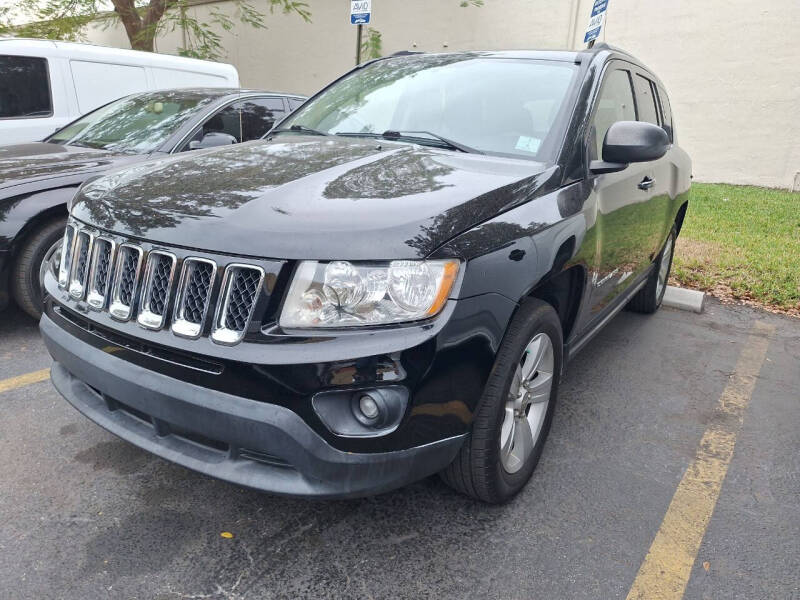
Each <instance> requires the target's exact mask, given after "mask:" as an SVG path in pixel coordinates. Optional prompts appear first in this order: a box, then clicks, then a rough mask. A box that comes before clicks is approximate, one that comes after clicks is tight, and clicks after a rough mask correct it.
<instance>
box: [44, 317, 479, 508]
mask: <svg viewBox="0 0 800 600" xmlns="http://www.w3.org/2000/svg"><path fill="white" fill-rule="evenodd" d="M40 328H41V332H42V335H43V337H44V340H45V343H46V345H47V348H48V350H49V351H50V354H51V355H52V356H53V358H54V360H55V364H54V365H53V368H52V380H53V384H54V385H55V387H56V389H57V390H58V391H59V392H60V393H61V394H62V395H63V396H64V397H65V398H66V399H67V400H68V401H69V402H70V403H71V404H72V405H73V406H74V407H75V408H77V409H78V410H79V411H80V412H82V413H83V414H84V415H86V416H87V417H88V418H90V419H91V420H93V421H94V422H96V423H97V424H98V425H100V426H102V427H104V428H105V429H107V430H109V431H110V432H112V433H114V434H116V435H118V436H119V437H121V438H123V439H125V440H127V441H129V442H131V443H133V444H135V445H137V446H139V447H141V448H143V449H145V450H147V451H149V452H152V453H153V454H156V455H158V456H161V457H162V458H165V459H167V460H170V461H172V462H175V463H177V464H180V465H183V466H185V467H188V468H190V469H194V470H196V471H199V472H202V473H205V474H208V475H211V476H214V477H217V478H219V479H223V480H225V481H229V482H231V483H236V484H240V485H244V486H248V487H252V488H256V489H259V490H264V491H267V492H271V493H276V494H286V495H296V496H309V497H321V498H324V497H357V496H363V495H369V494H375V493H380V492H384V491H387V490H390V489H394V488H397V487H400V486H402V485H405V484H407V483H410V482H412V481H415V480H418V479H421V478H423V477H426V476H428V475H431V474H433V473H435V472H437V471H439V470H441V469H443V468H444V467H445V466H446V465H448V464H449V463H450V462H451V461H452V460H453V459H454V458H455V455H456V454H457V452H458V450H459V448H460V447H461V444H462V442H463V439H464V436H463V435H458V436H453V437H449V438H446V439H443V440H439V441H436V442H432V443H427V444H423V445H420V446H417V447H413V448H408V449H404V450H397V451H394V452H376V453H353V452H346V451H343V450H338V449H336V448H334V447H332V446H331V445H330V444H328V443H327V442H326V441H325V440H324V439H323V438H322V437H321V436H320V435H319V434H318V433H317V432H316V431H314V430H313V429H312V428H311V427H309V426H308V425H307V424H306V422H305V421H304V420H303V419H302V418H301V417H300V416H298V415H297V414H296V413H295V412H293V411H292V410H290V409H288V408H286V407H283V406H279V405H276V404H270V403H264V402H258V401H256V400H252V399H248V398H243V397H240V396H236V395H232V394H228V393H225V392H221V391H218V390H214V389H209V388H207V387H201V386H197V385H193V384H191V383H188V382H186V381H181V380H177V379H173V378H171V377H169V376H167V375H164V374H162V373H159V372H155V371H152V370H149V369H146V368H143V367H141V366H139V365H136V364H134V363H131V362H129V361H126V360H122V359H120V358H118V357H116V356H114V354H113V348H110V349H109V350H108V351H104V349H102V348H97V347H94V346H92V345H90V344H87V343H85V342H83V341H82V340H79V339H77V338H76V337H74V336H72V335H70V334H69V333H68V332H67V331H65V330H63V329H62V328H60V327H59V326H58V325H56V324H55V323H54V322H53V321H52V320H51V319H50V318H49V317H48V315H47V314H45V315H44V316H43V317H42V321H41V324H40Z"/></svg>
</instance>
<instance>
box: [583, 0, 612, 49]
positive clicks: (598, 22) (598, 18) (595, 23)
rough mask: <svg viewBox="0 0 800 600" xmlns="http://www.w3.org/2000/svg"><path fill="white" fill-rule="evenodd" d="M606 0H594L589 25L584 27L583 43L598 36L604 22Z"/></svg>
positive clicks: (606, 6) (606, 7)
mask: <svg viewBox="0 0 800 600" xmlns="http://www.w3.org/2000/svg"><path fill="white" fill-rule="evenodd" d="M607 9H608V0H594V5H592V16H591V17H590V18H589V25H588V27H586V35H585V36H583V43H584V44H586V43H588V42H591V41H592V40H596V39H597V38H599V37H600V32H601V31H602V30H603V25H605V22H606V10H607Z"/></svg>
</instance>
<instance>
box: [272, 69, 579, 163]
mask: <svg viewBox="0 0 800 600" xmlns="http://www.w3.org/2000/svg"><path fill="white" fill-rule="evenodd" d="M576 72H577V67H576V66H575V65H573V64H572V63H567V62H557V61H535V60H528V59H505V58H489V57H482V56H480V55H477V54H459V55H447V54H443V55H421V56H411V57H408V56H405V57H397V58H390V59H386V60H381V61H378V62H375V63H372V64H369V65H367V66H365V67H363V68H361V69H359V70H357V71H354V72H353V73H352V74H351V75H349V76H348V77H346V78H345V79H343V80H341V81H339V82H338V83H336V84H334V85H333V86H331V87H330V88H329V89H327V90H326V91H324V92H322V93H321V94H320V95H319V96H317V97H316V98H314V99H313V100H311V101H309V102H307V103H306V104H305V105H303V107H302V108H300V109H299V110H298V111H297V112H296V113H295V114H294V115H292V116H291V117H289V118H288V119H287V120H285V121H284V122H283V123H281V126H280V128H281V129H282V130H283V129H289V128H291V127H295V129H296V130H298V132H302V128H310V129H313V130H316V132H317V133H327V134H361V135H369V134H373V135H376V134H377V135H382V134H384V133H386V132H389V133H390V135H389V136H388V137H391V138H397V137H398V136H397V135H396V134H401V135H400V139H409V138H413V141H414V142H417V143H430V144H433V145H440V144H441V143H442V138H444V140H446V141H452V142H455V143H456V144H457V145H458V146H461V147H464V148H468V149H469V148H472V149H474V150H477V151H480V152H485V153H492V154H502V155H511V156H520V157H525V158H532V159H536V160H542V158H543V156H541V154H543V153H546V152H549V150H547V149H546V140H547V139H548V135H549V134H550V133H551V130H552V129H553V125H554V123H555V122H556V117H557V116H558V114H559V111H561V110H562V108H563V107H564V104H565V99H566V98H567V96H568V90H569V89H570V85H571V83H572V81H573V79H574V77H575V73H576ZM306 131H308V129H307V130H306ZM422 132H424V133H422ZM434 135H435V136H438V139H437V138H434V137H433V136H434ZM423 138H424V139H423ZM450 146H453V144H451V145H450Z"/></svg>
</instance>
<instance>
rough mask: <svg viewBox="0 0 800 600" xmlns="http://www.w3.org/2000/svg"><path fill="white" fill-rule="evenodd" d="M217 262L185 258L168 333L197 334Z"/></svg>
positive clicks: (205, 308)
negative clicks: (173, 315) (170, 327)
mask: <svg viewBox="0 0 800 600" xmlns="http://www.w3.org/2000/svg"><path fill="white" fill-rule="evenodd" d="M216 272H217V265H216V264H215V263H214V262H213V261H210V260H206V259H204V258H187V259H186V260H185V261H184V262H183V272H182V273H181V281H180V283H179V284H178V298H177V300H176V301H175V319H174V320H173V322H172V332H173V333H174V334H175V335H180V336H182V337H188V338H196V337H200V334H201V333H202V331H203V322H204V321H205V318H206V313H207V312H208V305H209V303H210V300H211V290H212V288H213V285H214V275H215V274H216Z"/></svg>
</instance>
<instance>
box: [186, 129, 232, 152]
mask: <svg viewBox="0 0 800 600" xmlns="http://www.w3.org/2000/svg"><path fill="white" fill-rule="evenodd" d="M238 142H239V140H237V139H236V138H235V137H233V136H232V135H231V134H229V133H222V132H220V131H210V132H208V133H207V134H205V135H204V136H203V139H202V140H199V141H198V140H192V141H191V142H189V150H201V149H203V148H216V147H217V146H230V145H231V144H236V143H238Z"/></svg>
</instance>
